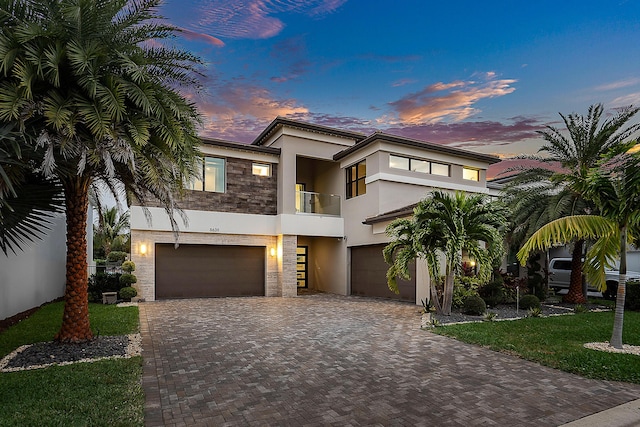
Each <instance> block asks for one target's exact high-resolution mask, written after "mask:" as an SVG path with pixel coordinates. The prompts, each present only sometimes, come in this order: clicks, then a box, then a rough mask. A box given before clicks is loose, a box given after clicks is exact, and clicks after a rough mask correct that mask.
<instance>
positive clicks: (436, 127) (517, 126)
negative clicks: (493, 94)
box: [385, 117, 545, 147]
mask: <svg viewBox="0 0 640 427" xmlns="http://www.w3.org/2000/svg"><path fill="white" fill-rule="evenodd" d="M544 126H545V123H543V122H541V121H540V120H538V119H536V118H530V117H514V118H512V119H511V120H510V121H509V122H507V123H501V122H496V121H481V122H457V123H444V122H437V123H430V124H419V125H407V126H392V127H388V128H387V129H386V130H385V131H386V132H389V133H392V134H395V135H400V136H405V137H408V138H414V139H418V140H421V141H428V142H433V143H436V144H445V145H452V146H461V145H464V146H465V147H470V146H484V145H506V144H511V143H514V142H520V141H525V140H528V139H532V138H537V137H538V135H537V133H536V131H538V130H542V129H543V128H544Z"/></svg>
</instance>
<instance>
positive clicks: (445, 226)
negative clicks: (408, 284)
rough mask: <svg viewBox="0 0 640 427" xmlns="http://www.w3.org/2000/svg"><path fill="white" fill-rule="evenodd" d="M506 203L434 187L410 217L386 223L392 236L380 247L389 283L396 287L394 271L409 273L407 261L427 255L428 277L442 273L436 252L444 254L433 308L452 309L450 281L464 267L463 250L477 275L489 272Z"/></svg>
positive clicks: (500, 238)
mask: <svg viewBox="0 0 640 427" xmlns="http://www.w3.org/2000/svg"><path fill="white" fill-rule="evenodd" d="M506 217H507V209H506V208H505V207H504V206H503V205H502V204H499V203H496V202H490V201H489V199H488V198H487V197H486V196H484V195H480V194H470V195H469V194H466V193H463V192H456V193H455V194H453V195H452V194H450V193H446V192H443V191H434V192H432V193H431V194H430V195H429V196H428V197H427V198H426V199H424V200H422V201H421V202H420V203H418V205H417V206H416V208H415V210H414V215H413V217H412V218H411V219H398V220H396V221H394V222H392V223H391V224H389V226H388V227H387V233H388V234H389V235H390V236H391V237H392V241H391V242H390V243H389V244H388V245H387V246H386V247H385V248H384V251H383V254H384V259H385V261H386V262H387V263H388V264H390V265H391V266H390V267H389V270H388V271H387V279H388V284H389V289H391V290H392V291H394V292H397V291H398V290H397V283H396V277H398V276H400V277H403V278H408V264H409V263H410V262H411V261H413V260H415V259H416V258H422V259H425V260H426V261H427V265H428V268H429V275H430V276H431V279H432V280H431V282H432V286H433V282H434V281H436V280H438V279H439V278H440V266H439V264H440V263H439V260H438V255H437V252H441V253H443V254H444V257H445V272H444V273H445V283H444V293H443V299H442V303H441V304H440V302H439V301H438V298H437V296H436V295H435V293H434V292H433V288H432V292H431V294H432V297H435V299H434V304H435V306H436V309H437V310H438V311H439V312H440V313H441V314H444V315H449V314H451V305H452V300H453V281H454V277H455V274H456V273H460V272H461V269H462V252H463V250H465V251H466V252H467V253H468V254H469V256H470V257H471V258H472V259H474V260H475V261H476V263H477V265H478V268H479V275H480V276H481V277H485V278H488V277H489V276H490V274H491V271H492V267H493V264H494V262H495V261H496V260H498V259H501V257H502V254H503V239H504V228H505V225H506Z"/></svg>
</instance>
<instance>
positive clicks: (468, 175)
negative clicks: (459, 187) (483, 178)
mask: <svg viewBox="0 0 640 427" xmlns="http://www.w3.org/2000/svg"><path fill="white" fill-rule="evenodd" d="M462 179H467V180H469V181H480V171H479V170H478V169H471V168H462Z"/></svg>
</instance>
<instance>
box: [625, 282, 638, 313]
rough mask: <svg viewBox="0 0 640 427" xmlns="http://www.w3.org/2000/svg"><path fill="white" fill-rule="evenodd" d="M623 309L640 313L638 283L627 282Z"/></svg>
mask: <svg viewBox="0 0 640 427" xmlns="http://www.w3.org/2000/svg"><path fill="white" fill-rule="evenodd" d="M624 308H626V309H627V310H633V311H640V281H637V280H633V281H629V282H627V294H626V295H625V301H624Z"/></svg>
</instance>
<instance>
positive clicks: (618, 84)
mask: <svg viewBox="0 0 640 427" xmlns="http://www.w3.org/2000/svg"><path fill="white" fill-rule="evenodd" d="M637 84H640V78H637V77H631V78H628V79H624V80H618V81H615V82H611V83H606V84H603V85H600V86H596V87H595V88H594V89H595V90H597V91H600V92H605V91H609V90H616V89H622V88H625V87H629V86H635V85H637Z"/></svg>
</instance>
